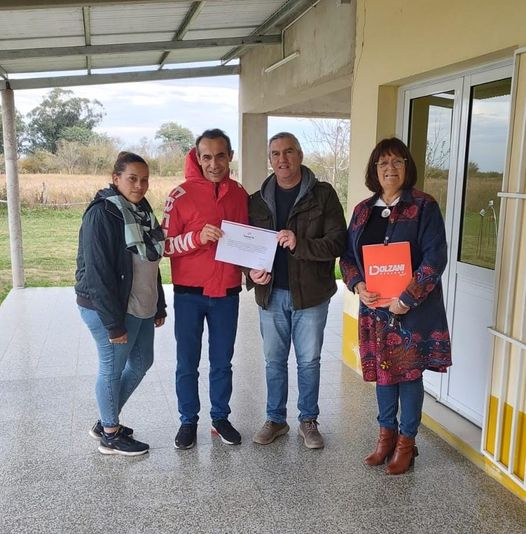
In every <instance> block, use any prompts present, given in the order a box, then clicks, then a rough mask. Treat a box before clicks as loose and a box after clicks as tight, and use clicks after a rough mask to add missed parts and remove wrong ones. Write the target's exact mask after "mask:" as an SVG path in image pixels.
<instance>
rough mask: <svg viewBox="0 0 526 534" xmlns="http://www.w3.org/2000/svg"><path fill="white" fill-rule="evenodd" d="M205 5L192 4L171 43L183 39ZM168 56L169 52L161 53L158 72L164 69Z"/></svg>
mask: <svg viewBox="0 0 526 534" xmlns="http://www.w3.org/2000/svg"><path fill="white" fill-rule="evenodd" d="M205 4H206V2H205V1H204V0H202V1H200V2H192V5H191V6H190V9H189V10H188V12H187V13H186V16H185V17H184V20H183V22H181V25H180V26H179V28H177V31H176V32H175V35H174V38H173V39H172V41H181V40H182V39H183V37H184V36H185V35H186V32H187V31H188V28H189V27H190V24H192V22H193V21H194V20H195V19H196V18H197V17H198V16H199V13H201V10H202V9H203V7H205ZM169 55H170V52H169V51H166V52H163V55H162V56H161V58H160V59H159V70H161V69H162V68H163V67H164V64H165V63H166V60H167V59H168V56H169Z"/></svg>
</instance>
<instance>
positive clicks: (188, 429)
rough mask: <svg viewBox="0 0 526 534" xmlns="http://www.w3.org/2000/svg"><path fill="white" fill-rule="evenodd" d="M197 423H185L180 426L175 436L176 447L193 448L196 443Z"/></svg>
mask: <svg viewBox="0 0 526 534" xmlns="http://www.w3.org/2000/svg"><path fill="white" fill-rule="evenodd" d="M196 434H197V425H196V424H193V423H183V424H182V425H181V426H180V427H179V431H178V432H177V436H175V442H174V446H175V448H176V449H191V448H192V447H193V446H194V445H195V437H196Z"/></svg>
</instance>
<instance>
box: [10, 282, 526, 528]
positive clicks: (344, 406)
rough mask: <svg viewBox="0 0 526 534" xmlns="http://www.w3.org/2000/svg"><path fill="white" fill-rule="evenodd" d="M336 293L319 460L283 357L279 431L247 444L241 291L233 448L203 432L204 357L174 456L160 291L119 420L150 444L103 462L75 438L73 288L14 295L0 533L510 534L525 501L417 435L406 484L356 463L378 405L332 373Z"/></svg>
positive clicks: (253, 328)
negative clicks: (152, 328)
mask: <svg viewBox="0 0 526 534" xmlns="http://www.w3.org/2000/svg"><path fill="white" fill-rule="evenodd" d="M344 291H345V289H344V288H343V287H342V286H340V288H339V292H338V294H337V295H336V296H335V297H334V298H333V300H332V302H331V308H330V312H329V321H328V325H327V329H326V341H325V344H324V349H323V353H322V374H321V380H322V383H321V394H320V409H321V415H320V419H319V420H320V430H321V431H322V432H323V434H324V436H325V438H326V447H325V449H323V450H309V449H306V448H305V447H304V446H303V442H302V440H301V438H300V437H299V436H298V435H297V426H298V424H297V421H296V420H295V417H296V408H295V404H296V399H297V388H296V376H295V365H294V361H293V358H292V359H291V362H290V396H289V424H290V426H291V431H290V433H289V434H287V435H286V436H284V437H282V438H280V439H278V440H277V441H276V442H275V443H273V444H271V445H268V446H259V445H256V444H254V443H252V440H251V438H252V434H253V433H254V431H255V430H256V429H257V428H258V427H259V425H261V424H262V422H263V421H264V417H265V382H264V367H263V361H262V356H261V346H260V337H259V332H258V315H257V308H256V306H255V304H254V301H253V295H252V294H249V293H246V292H245V291H244V292H243V293H241V310H240V317H241V319H240V322H239V330H238V339H237V345H236V355H235V358H234V393H233V399H232V403H231V407H232V415H231V420H232V422H233V423H234V424H235V425H236V427H237V428H238V429H239V430H240V432H241V434H242V437H243V443H242V444H241V445H240V446H238V447H232V446H226V445H223V444H222V443H221V442H219V441H218V440H216V439H212V437H211V436H210V431H209V417H208V410H209V401H208V398H207V397H208V394H207V370H208V369H207V362H206V355H205V354H206V353H204V355H203V361H202V366H201V375H202V376H201V379H200V380H201V381H200V388H201V401H202V409H201V420H200V426H199V431H198V443H197V446H196V447H195V448H194V449H191V450H188V451H180V450H175V449H174V447H173V439H174V435H175V432H176V430H177V427H178V414H177V408H176V403H175V394H174V383H173V382H174V360H175V358H174V345H175V341H174V337H173V332H172V326H173V324H172V322H173V319H172V317H173V313H171V312H170V306H171V300H172V299H171V288H170V287H168V286H167V287H166V293H167V296H168V300H169V320H168V321H167V324H166V325H165V326H164V327H163V328H161V329H159V330H158V331H157V334H158V335H157V337H156V361H155V363H154V366H153V368H152V369H151V370H150V371H149V373H148V375H147V376H146V378H145V380H144V381H143V383H142V384H141V385H140V386H139V389H138V390H137V392H136V393H135V394H134V395H133V396H132V398H131V400H130V402H129V404H128V406H127V407H126V408H125V412H124V414H123V422H124V423H126V424H127V425H130V426H131V427H133V428H134V429H135V431H136V435H137V437H138V439H141V440H143V441H147V442H148V443H150V446H151V452H150V453H149V454H148V455H146V456H143V457H139V458H122V457H112V456H110V457H108V456H103V455H101V454H100V453H99V452H98V451H97V442H96V441H94V440H93V439H92V438H91V437H89V435H88V430H89V429H90V427H91V425H92V424H93V422H94V421H95V419H96V418H97V409H96V403H95V396H94V382H95V373H96V355H95V346H94V344H93V342H92V340H91V337H90V335H89V333H88V331H87V329H86V328H85V326H84V325H83V324H82V323H81V320H80V317H79V314H78V311H77V309H76V305H75V298H74V293H73V289H72V288H28V289H19V290H14V291H12V292H11V293H10V294H9V296H8V297H7V298H6V300H5V301H4V302H3V303H2V305H1V306H0V424H1V426H2V432H1V433H0V509H1V510H2V513H1V514H0V531H1V532H16V533H23V532H31V533H33V532H39V533H47V532H75V533H81V532H90V533H95V532H107V531H108V525H109V526H110V528H111V529H115V528H118V529H119V530H120V529H122V530H124V531H126V532H141V533H145V532H157V533H159V532H185V533H188V532H199V533H201V532H203V533H204V532H207V533H219V532H221V533H225V532H236V533H241V532H250V533H255V532H257V533H266V532H268V533H277V532H279V533H285V532H323V533H332V532H346V533H349V532H364V533H365V532H367V533H371V532H378V533H386V532H402V531H404V532H423V531H426V532H428V533H437V534H438V533H440V534H442V533H444V532H451V533H455V532H458V533H463V534H465V533H468V532H477V533H484V532H487V533H493V532H497V531H505V532H508V533H510V534H511V533H519V532H523V531H524V525H525V524H526V509H525V507H524V504H523V503H522V502H521V501H520V500H519V499H518V498H517V497H515V496H514V495H513V494H511V493H510V492H508V491H507V490H506V489H505V488H504V487H502V486H501V485H500V484H498V483H497V482H496V481H495V480H493V479H491V478H490V477H488V476H486V475H485V474H484V472H483V471H482V470H480V469H479V468H477V467H476V466H475V465H473V463H471V462H470V461H468V460H467V459H465V458H464V457H463V456H462V455H461V454H460V453H459V452H458V451H457V450H455V449H454V448H452V447H451V446H450V445H448V444H447V443H446V442H445V441H444V440H442V439H440V438H439V437H438V436H437V435H436V434H434V433H433V432H432V431H431V430H429V429H428V428H425V427H422V429H421V433H420V434H419V436H418V438H417V439H418V447H419V450H420V456H419V457H418V458H417V461H416V467H415V469H414V470H410V471H409V473H408V474H406V475H404V476H399V477H388V476H387V475H385V474H384V473H383V469H382V468H381V467H379V468H367V467H365V466H364V465H363V464H362V457H363V456H364V455H365V454H366V452H367V451H368V450H369V448H370V447H371V445H373V443H374V441H375V439H376V433H377V427H376V424H375V422H374V421H375V419H374V418H375V413H376V403H375V399H374V389H373V388H372V387H370V386H369V385H366V384H365V383H363V382H362V380H361V378H360V377H359V376H358V375H357V374H356V373H355V372H354V371H353V370H352V369H350V368H349V367H347V366H346V365H345V364H344V363H343V362H342V358H341V346H342V339H341V332H342V327H341V322H342V306H343V293H344ZM204 345H205V346H206V344H204ZM426 402H427V401H426Z"/></svg>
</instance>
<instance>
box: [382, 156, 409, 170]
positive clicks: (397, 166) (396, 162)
mask: <svg viewBox="0 0 526 534" xmlns="http://www.w3.org/2000/svg"><path fill="white" fill-rule="evenodd" d="M405 162H406V159H405V158H403V159H393V160H391V161H387V160H381V161H377V162H376V163H375V165H376V166H377V167H378V168H379V169H382V170H383V169H387V167H389V165H392V166H393V167H394V168H395V169H401V168H402V166H403V165H405Z"/></svg>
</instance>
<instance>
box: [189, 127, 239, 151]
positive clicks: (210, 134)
mask: <svg viewBox="0 0 526 534" xmlns="http://www.w3.org/2000/svg"><path fill="white" fill-rule="evenodd" d="M202 139H224V140H225V141H226V146H227V148H228V154H229V155H230V154H232V143H231V142H230V137H228V135H227V134H226V133H225V132H223V130H221V129H219V128H212V129H211V130H205V131H204V132H203V133H202V134H201V135H200V136H199V137H198V138H197V139H196V140H195V148H196V150H197V153H198V154H199V143H200V142H201V140H202Z"/></svg>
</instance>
